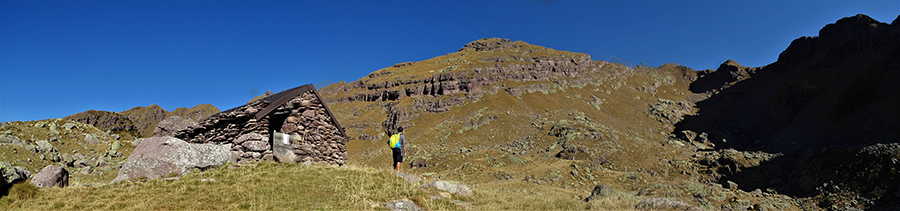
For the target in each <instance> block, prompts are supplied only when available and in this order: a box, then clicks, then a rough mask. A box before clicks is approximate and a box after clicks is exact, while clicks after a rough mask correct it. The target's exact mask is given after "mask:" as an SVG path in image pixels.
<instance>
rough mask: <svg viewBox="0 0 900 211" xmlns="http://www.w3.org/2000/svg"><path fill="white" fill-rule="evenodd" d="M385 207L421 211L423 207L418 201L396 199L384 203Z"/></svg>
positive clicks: (400, 210)
mask: <svg viewBox="0 0 900 211" xmlns="http://www.w3.org/2000/svg"><path fill="white" fill-rule="evenodd" d="M384 207H385V208H387V209H389V210H392V211H419V210H422V208H419V206H418V205H416V203H413V202H411V201H395V202H391V203H387V204H385V205H384Z"/></svg>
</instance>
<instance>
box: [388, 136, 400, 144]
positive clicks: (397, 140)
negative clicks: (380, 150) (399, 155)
mask: <svg viewBox="0 0 900 211" xmlns="http://www.w3.org/2000/svg"><path fill="white" fill-rule="evenodd" d="M388 147H390V148H399V147H400V134H399V133H398V134H394V135H392V136H391V139H390V140H389V141H388Z"/></svg>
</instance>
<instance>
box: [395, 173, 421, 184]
mask: <svg viewBox="0 0 900 211" xmlns="http://www.w3.org/2000/svg"><path fill="white" fill-rule="evenodd" d="M394 174H396V175H397V176H400V178H403V179H404V180H406V182H408V183H418V182H422V181H424V180H422V178H421V177H419V176H416V175H413V174H405V173H400V172H394Z"/></svg>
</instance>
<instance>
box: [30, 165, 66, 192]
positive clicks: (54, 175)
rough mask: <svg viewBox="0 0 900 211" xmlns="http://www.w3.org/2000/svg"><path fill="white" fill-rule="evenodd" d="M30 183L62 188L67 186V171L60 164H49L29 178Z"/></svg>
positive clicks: (38, 185) (42, 186) (40, 186)
mask: <svg viewBox="0 0 900 211" xmlns="http://www.w3.org/2000/svg"><path fill="white" fill-rule="evenodd" d="M31 184H32V185H34V186H37V187H39V188H50V187H60V188H64V187H66V186H69V171H67V170H66V169H65V168H63V167H61V166H56V165H49V166H47V167H44V169H41V171H40V172H38V173H37V174H36V175H34V178H31Z"/></svg>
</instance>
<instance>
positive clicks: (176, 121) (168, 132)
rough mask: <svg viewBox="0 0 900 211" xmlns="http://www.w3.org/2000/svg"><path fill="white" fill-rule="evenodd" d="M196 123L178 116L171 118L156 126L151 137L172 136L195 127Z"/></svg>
mask: <svg viewBox="0 0 900 211" xmlns="http://www.w3.org/2000/svg"><path fill="white" fill-rule="evenodd" d="M197 125H198V124H197V121H194V120H192V119H185V118H181V117H180V116H172V117H169V118H166V119H164V120H163V121H161V122H159V124H158V125H156V129H154V130H153V136H172V135H174V134H175V132H178V131H179V130H183V129H188V128H190V127H192V126H197Z"/></svg>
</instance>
